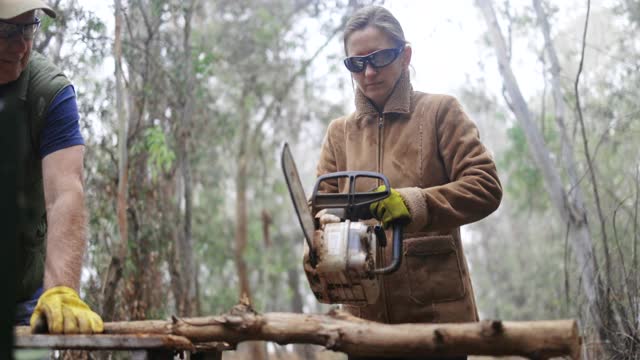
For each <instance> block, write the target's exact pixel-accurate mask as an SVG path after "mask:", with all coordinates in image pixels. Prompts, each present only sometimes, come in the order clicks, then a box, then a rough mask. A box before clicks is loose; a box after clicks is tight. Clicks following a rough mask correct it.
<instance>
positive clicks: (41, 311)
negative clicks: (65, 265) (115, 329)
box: [30, 286, 104, 334]
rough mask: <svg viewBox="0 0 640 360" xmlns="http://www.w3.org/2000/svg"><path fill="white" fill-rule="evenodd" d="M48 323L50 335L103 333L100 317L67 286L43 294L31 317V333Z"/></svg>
mask: <svg viewBox="0 0 640 360" xmlns="http://www.w3.org/2000/svg"><path fill="white" fill-rule="evenodd" d="M43 321H46V324H47V327H48V330H49V333H50V334H92V333H101V332H102V331H103V328H104V326H103V324H102V319H101V318H100V315H98V314H96V313H95V312H93V311H91V309H90V308H89V306H88V305H87V304H85V303H84V301H82V300H81V299H80V297H79V296H78V293H77V292H76V291H75V290H73V289H71V288H68V287H66V286H56V287H53V288H51V289H49V290H47V291H45V292H44V294H42V296H40V299H39V300H38V304H37V305H36V308H35V309H34V310H33V314H32V315H31V321H30V323H31V331H32V332H34V333H35V332H36V330H39V329H38V328H39V327H40V326H42V325H41V322H43Z"/></svg>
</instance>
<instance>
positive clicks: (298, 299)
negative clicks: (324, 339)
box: [287, 267, 316, 360]
mask: <svg viewBox="0 0 640 360" xmlns="http://www.w3.org/2000/svg"><path fill="white" fill-rule="evenodd" d="M299 276H300V273H299V272H298V270H297V267H295V268H291V269H289V270H288V271H287V279H288V282H289V289H291V293H292V294H293V295H292V296H291V311H293V312H294V313H296V314H303V313H304V309H303V304H304V302H303V299H302V294H300V281H299V279H300V278H299ZM294 350H295V352H296V353H297V354H298V356H300V358H301V359H308V360H313V359H315V358H316V354H315V351H313V347H312V346H311V345H307V344H304V345H295V346H294Z"/></svg>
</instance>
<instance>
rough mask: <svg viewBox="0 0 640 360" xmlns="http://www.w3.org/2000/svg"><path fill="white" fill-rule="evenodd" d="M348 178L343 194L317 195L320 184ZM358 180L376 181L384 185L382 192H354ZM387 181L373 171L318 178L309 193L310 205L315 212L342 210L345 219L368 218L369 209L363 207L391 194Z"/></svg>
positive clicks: (348, 172)
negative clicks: (346, 188) (368, 179)
mask: <svg viewBox="0 0 640 360" xmlns="http://www.w3.org/2000/svg"><path fill="white" fill-rule="evenodd" d="M340 178H348V179H349V189H348V191H347V192H345V193H318V189H319V187H320V184H321V183H323V182H325V181H327V180H333V179H340ZM358 178H371V179H377V180H380V181H382V182H383V183H384V185H385V189H384V191H367V192H356V180H357V179H358ZM389 189H391V185H390V184H389V179H387V177H386V176H384V175H383V174H381V173H377V172H373V171H338V172H333V173H328V174H324V175H321V176H319V177H318V179H317V180H316V184H315V186H314V188H313V192H312V193H311V204H313V205H312V206H313V207H314V208H315V209H316V210H322V209H335V208H342V209H344V210H345V218H347V219H349V220H357V219H358V218H361V219H366V218H370V217H371V214H370V213H369V207H368V206H365V205H369V204H372V203H374V202H376V201H380V200H383V199H386V198H387V197H389V195H390V194H391V191H390V190H389Z"/></svg>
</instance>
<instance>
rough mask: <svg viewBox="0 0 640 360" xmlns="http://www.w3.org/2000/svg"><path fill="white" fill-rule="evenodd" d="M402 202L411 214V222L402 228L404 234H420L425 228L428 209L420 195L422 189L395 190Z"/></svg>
mask: <svg viewBox="0 0 640 360" xmlns="http://www.w3.org/2000/svg"><path fill="white" fill-rule="evenodd" d="M396 190H397V191H398V193H399V194H400V196H401V197H402V200H404V203H405V205H407V209H409V214H411V222H410V223H409V224H407V226H406V227H405V228H404V232H405V233H412V232H420V231H422V229H423V228H424V227H426V226H427V221H428V209H427V203H426V201H425V200H424V196H423V195H422V189H420V188H418V187H409V188H400V189H396Z"/></svg>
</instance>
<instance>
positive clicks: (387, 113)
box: [317, 6, 502, 323]
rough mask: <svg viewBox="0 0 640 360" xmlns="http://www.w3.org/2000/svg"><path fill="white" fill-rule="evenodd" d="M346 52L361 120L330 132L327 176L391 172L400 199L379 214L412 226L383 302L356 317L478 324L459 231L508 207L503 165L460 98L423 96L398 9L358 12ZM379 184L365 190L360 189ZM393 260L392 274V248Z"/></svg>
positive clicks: (329, 187)
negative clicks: (416, 87)
mask: <svg viewBox="0 0 640 360" xmlns="http://www.w3.org/2000/svg"><path fill="white" fill-rule="evenodd" d="M344 48H345V52H346V55H347V58H346V59H345V61H344V63H345V65H346V67H347V69H348V70H349V71H350V72H351V76H352V78H353V80H354V82H355V85H356V87H355V104H356V111H355V112H354V113H352V114H350V115H347V116H343V117H340V118H338V119H335V120H333V121H332V122H331V124H330V125H329V128H328V130H327V134H326V136H325V139H324V142H323V145H322V150H321V155H320V161H319V163H318V167H317V175H318V176H320V175H322V174H326V173H331V172H336V171H345V170H368V171H376V172H381V173H383V174H384V175H386V176H387V178H388V179H389V181H390V184H391V187H392V191H391V192H392V195H391V196H390V197H388V198H387V199H385V200H383V201H380V202H379V203H375V204H372V206H371V210H372V213H373V214H374V216H375V217H376V218H378V219H379V220H382V221H383V223H385V225H389V223H391V222H394V221H404V223H405V224H406V226H405V228H404V240H403V246H404V250H403V252H404V254H403V256H404V257H403V259H402V265H401V267H400V269H399V270H398V271H396V272H395V273H393V274H391V275H388V276H383V277H382V289H381V296H380V298H379V300H378V302H377V303H376V304H373V305H368V306H364V307H347V308H346V309H347V310H348V311H350V312H351V313H353V314H354V315H356V316H359V317H362V318H365V319H369V320H374V321H379V322H384V323H415V322H427V323H432V322H469V321H477V320H478V314H477V310H476V304H475V299H474V295H473V289H472V287H471V280H470V277H469V270H468V266H467V261H466V258H465V256H464V253H463V250H462V243H461V240H460V228H459V227H460V226H461V225H464V224H468V223H471V222H474V221H477V220H480V219H482V218H484V217H485V216H487V215H489V214H490V213H491V212H493V211H494V210H495V209H496V208H497V207H498V205H499V204H500V200H501V197H502V188H501V185H500V181H499V180H498V176H497V172H496V167H495V164H494V162H493V160H492V158H491V156H490V154H489V152H488V151H487V149H485V147H484V146H483V145H482V143H481V142H480V139H479V135H478V130H477V128H476V126H475V125H474V123H473V122H471V121H470V120H469V118H468V117H467V115H466V114H465V113H464V111H463V110H462V107H461V105H460V104H459V103H458V101H457V100H456V99H455V98H453V97H451V96H447V95H435V94H426V93H422V92H418V91H413V89H412V86H411V82H410V79H409V69H408V68H409V64H410V62H411V46H410V45H409V44H408V43H407V41H406V40H405V38H404V33H403V31H402V28H401V26H400V24H399V23H398V21H397V20H396V19H395V18H394V17H393V15H392V14H391V13H390V12H389V11H388V10H386V9H384V8H382V7H378V6H372V7H366V8H363V9H361V10H359V11H357V12H356V13H355V14H354V15H353V16H352V17H351V19H350V20H349V21H348V22H347V24H346V27H345V31H344ZM346 185H347V184H346V183H345V182H344V181H342V179H341V180H340V181H334V182H333V183H324V184H323V187H322V188H321V191H325V192H345V191H347V188H346ZM377 185H379V184H373V183H369V184H365V183H364V182H362V183H360V184H359V186H360V188H358V189H357V190H358V191H367V190H369V189H371V188H372V187H375V186H377ZM320 222H321V223H326V222H327V221H323V220H322V219H321V221H320ZM388 237H389V235H388ZM384 251H385V252H386V253H383V254H380V255H382V257H383V261H384V264H383V265H387V264H388V262H389V259H390V258H391V246H387V247H386V248H385V250H384Z"/></svg>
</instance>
